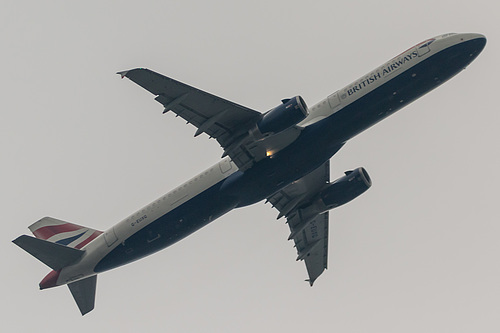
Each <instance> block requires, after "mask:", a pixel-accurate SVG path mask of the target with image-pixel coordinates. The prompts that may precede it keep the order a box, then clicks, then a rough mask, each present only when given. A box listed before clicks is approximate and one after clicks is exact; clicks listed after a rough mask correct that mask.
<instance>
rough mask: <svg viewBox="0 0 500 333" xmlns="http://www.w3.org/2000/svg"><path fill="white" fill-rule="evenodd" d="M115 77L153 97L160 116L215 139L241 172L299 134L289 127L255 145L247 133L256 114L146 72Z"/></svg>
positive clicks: (140, 71) (139, 71)
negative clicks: (177, 119)
mask: <svg viewBox="0 0 500 333" xmlns="http://www.w3.org/2000/svg"><path fill="white" fill-rule="evenodd" d="M118 74H120V75H121V76H122V78H123V77H127V78H129V79H130V80H132V81H133V82H135V83H137V84H138V85H140V86H141V87H143V88H145V89H146V90H148V91H149V92H151V93H152V94H154V95H157V97H156V98H155V100H157V101H158V102H160V103H161V104H163V106H164V108H165V110H164V112H163V113H166V112H168V111H172V112H174V113H175V114H176V115H177V116H180V117H182V118H184V119H185V120H186V121H187V122H188V124H193V125H194V126H196V127H197V128H198V129H197V131H196V133H195V136H198V135H200V134H201V133H206V134H208V135H209V136H210V137H211V138H215V139H216V140H217V141H218V142H219V144H220V145H221V147H222V148H223V149H224V154H223V155H222V156H226V155H229V156H230V157H231V160H232V161H233V162H234V163H235V164H236V165H237V166H238V167H239V168H240V170H242V171H243V170H246V169H248V168H249V167H251V166H252V165H253V163H255V162H257V161H259V160H261V159H263V158H265V157H266V152H267V150H268V149H269V147H270V146H272V147H276V146H278V147H282V146H283V145H284V144H285V145H286V144H288V143H289V142H291V141H293V140H295V138H296V137H297V136H298V132H300V131H299V130H298V129H296V128H292V129H290V130H288V131H284V132H285V133H283V134H280V135H278V136H275V137H274V138H273V142H269V141H268V142H267V143H264V142H262V140H260V141H259V142H256V140H255V139H254V138H252V137H251V136H250V135H249V131H250V129H252V128H253V127H254V126H255V124H256V123H257V121H258V120H259V119H260V117H261V115H262V114H261V113H260V112H258V111H254V110H252V109H249V108H247V107H244V106H241V105H238V104H236V103H233V102H230V101H228V100H225V99H223V98H220V97H217V96H215V95H212V94H210V93H207V92H205V91H202V90H199V89H197V88H194V87H191V86H188V85H186V84H184V83H181V82H179V81H176V80H173V79H171V78H169V77H166V76H163V75H161V74H158V73H155V72H153V71H151V70H149V69H145V68H136V69H132V70H129V71H123V72H118ZM276 137H277V138H276ZM283 142H285V143H283ZM274 150H275V149H274Z"/></svg>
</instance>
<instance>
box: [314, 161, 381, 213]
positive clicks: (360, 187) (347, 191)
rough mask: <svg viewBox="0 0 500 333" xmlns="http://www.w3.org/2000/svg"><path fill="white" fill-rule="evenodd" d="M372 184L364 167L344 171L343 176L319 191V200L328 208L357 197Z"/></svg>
mask: <svg viewBox="0 0 500 333" xmlns="http://www.w3.org/2000/svg"><path fill="white" fill-rule="evenodd" d="M370 186H372V182H371V179H370V176H369V175H368V172H366V170H365V169H364V168H357V169H355V170H352V171H346V172H345V176H343V177H341V178H339V179H337V180H336V181H334V182H333V183H331V184H330V185H329V186H328V187H327V188H326V189H324V190H323V191H321V192H320V194H319V198H318V199H319V200H320V201H321V203H322V204H323V205H324V207H325V208H326V209H325V211H326V210H330V209H333V208H336V207H339V206H342V205H343V204H346V203H348V202H349V201H351V200H353V199H355V198H357V197H358V196H360V195H361V194H363V193H364V192H365V191H366V190H368V189H369V188H370Z"/></svg>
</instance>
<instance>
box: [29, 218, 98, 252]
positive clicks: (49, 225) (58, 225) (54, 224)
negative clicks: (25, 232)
mask: <svg viewBox="0 0 500 333" xmlns="http://www.w3.org/2000/svg"><path fill="white" fill-rule="evenodd" d="M28 228H29V229H30V230H31V232H32V233H33V235H35V237H36V238H39V239H43V240H46V241H49V242H52V243H56V244H61V245H66V246H68V247H72V248H75V249H81V248H82V247H84V246H85V245H87V244H88V243H90V242H91V241H92V240H94V239H95V238H96V237H97V236H99V235H100V234H102V231H99V230H94V229H91V228H87V227H83V226H81V225H78V224H73V223H69V222H65V221H61V220H58V219H55V218H52V217H44V218H43V219H41V220H39V221H37V222H35V223H33V224H32V225H30V226H29V227H28Z"/></svg>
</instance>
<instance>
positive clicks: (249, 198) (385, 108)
mask: <svg viewBox="0 0 500 333" xmlns="http://www.w3.org/2000/svg"><path fill="white" fill-rule="evenodd" d="M484 44H485V40H482V39H476V40H472V41H469V42H465V43H462V44H459V45H457V46H454V47H450V48H448V49H446V50H444V51H442V52H440V53H437V54H436V55H434V56H432V57H430V58H429V59H427V60H425V61H422V62H421V63H419V64H418V65H416V66H414V67H412V68H411V69H409V70H407V71H406V72H403V73H401V74H399V75H398V76H396V77H395V78H394V79H392V80H390V81H389V82H387V83H386V84H384V85H383V86H381V87H379V88H377V89H375V90H374V91H372V92H370V93H368V94H366V95H365V96H363V97H361V98H360V99H358V100H356V101H355V102H353V103H351V104H350V105H348V106H346V107H345V108H343V109H341V110H340V111H339V112H336V113H334V114H333V115H331V116H330V117H328V118H327V119H324V120H322V121H320V122H317V123H315V124H313V125H311V126H308V127H306V128H305V129H304V130H303V131H302V133H301V135H300V136H299V138H298V139H297V140H296V141H295V142H294V143H293V144H291V145H290V146H288V147H287V148H285V149H283V150H282V151H280V152H278V153H277V154H275V155H274V156H273V157H272V158H269V159H265V160H263V161H261V162H259V163H257V164H256V165H254V166H253V167H252V168H251V169H249V170H247V171H246V172H244V173H242V172H239V171H238V172H236V173H234V174H232V175H231V176H230V177H228V178H227V179H225V180H223V181H221V182H220V183H218V184H216V185H214V186H212V187H211V188H209V189H207V190H205V191H204V192H202V193H200V194H199V195H197V196H196V197H194V198H193V199H191V200H189V201H187V202H186V203H184V204H182V205H181V206H179V207H177V208H176V209H174V210H172V211H170V212H169V213H167V214H166V215H164V216H162V217H161V218H159V219H157V220H156V221H154V222H152V223H150V224H149V225H148V226H146V227H144V228H143V229H142V230H140V231H139V232H137V233H135V234H134V235H132V236H131V237H130V238H128V239H126V240H125V241H123V242H122V243H121V244H120V245H119V246H118V247H116V248H115V249H114V250H113V251H111V252H110V253H109V254H108V255H107V256H106V257H104V258H103V259H102V260H101V261H100V262H99V263H98V264H97V265H96V267H95V269H94V270H95V272H97V273H99V272H102V271H105V270H109V269H111V268H115V267H118V266H121V265H124V264H126V263H129V262H132V261H134V260H137V259H140V258H142V257H144V256H147V255H149V254H152V253H154V252H156V251H159V250H161V249H163V248H165V247H167V246H170V245H172V244H174V243H175V242H177V241H179V240H181V239H182V238H184V237H186V236H188V235H189V234H191V233H193V232H194V231H196V230H198V229H200V228H201V227H203V226H205V225H206V224H208V223H210V222H211V221H213V220H214V219H216V218H217V217H219V216H222V215H223V214H225V213H227V212H228V211H230V210H232V209H233V208H235V207H241V206H246V205H250V204H253V203H255V202H258V201H260V200H262V199H264V198H266V197H268V196H270V195H271V194H273V193H275V192H276V191H278V190H280V189H281V188H283V187H284V186H286V185H288V184H289V183H291V182H292V181H294V180H296V179H299V178H301V177H303V176H304V175H306V174H308V173H309V172H311V171H312V170H314V169H316V168H317V167H319V166H321V165H322V164H323V163H324V162H325V161H327V160H328V159H329V158H331V157H332V156H333V155H334V154H335V153H336V152H337V151H338V150H339V149H340V148H341V147H342V146H343V144H344V143H345V142H346V141H347V140H349V139H350V138H352V137H354V136H355V135H357V134H359V133H360V132H362V131H364V130H365V129H367V128H368V127H370V126H372V125H374V124H375V123H377V122H379V121H380V120H382V119H384V118H386V117H387V116H389V115H391V114H392V113H394V112H396V111H397V110H399V109H401V108H402V107H404V106H406V105H408V104H409V103H411V102H412V101H414V100H415V99H417V98H419V97H420V96H422V95H424V94H425V93H427V92H429V91H430V90H432V89H434V88H436V87H437V86H439V85H440V84H442V83H443V82H445V81H446V80H448V79H450V78H451V77H453V76H454V75H455V74H457V73H458V72H460V71H461V70H462V69H463V68H464V67H466V66H467V65H468V64H469V63H470V62H472V61H473V60H474V59H475V58H476V56H477V55H478V54H479V53H480V52H481V50H482V49H483V47H484Z"/></svg>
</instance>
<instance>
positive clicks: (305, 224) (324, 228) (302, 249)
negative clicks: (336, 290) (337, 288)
mask: <svg viewBox="0 0 500 333" xmlns="http://www.w3.org/2000/svg"><path fill="white" fill-rule="evenodd" d="M329 180H330V163H329V162H328V161H327V162H325V163H324V164H323V165H322V166H321V167H319V168H318V169H316V170H314V171H313V172H311V173H309V174H308V175H306V176H305V177H302V178H301V179H299V180H297V181H295V182H293V183H292V184H290V185H288V186H287V187H285V188H284V189H282V190H281V191H279V192H277V193H275V194H274V195H272V196H271V197H269V198H268V201H269V202H270V203H271V204H272V205H273V207H275V208H276V209H278V211H279V212H280V213H279V215H278V218H280V217H282V216H286V218H287V224H288V226H289V227H290V236H289V237H288V239H289V240H291V239H293V241H294V243H295V248H296V249H297V260H304V262H305V264H306V269H307V273H308V275H309V279H308V280H307V281H308V282H309V284H310V285H311V286H312V285H313V283H314V281H315V280H316V279H317V278H318V277H319V276H320V275H321V273H323V271H324V270H325V269H326V268H327V265H328V212H326V213H323V214H314V215H310V214H307V212H306V210H303V209H302V207H304V205H307V204H308V203H309V202H310V201H311V200H312V199H313V198H314V196H315V195H316V194H317V193H319V192H320V191H321V189H323V188H324V186H325V185H326V184H327V183H328V182H329Z"/></svg>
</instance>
